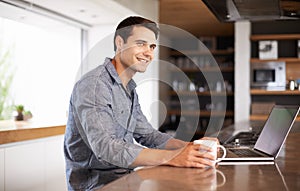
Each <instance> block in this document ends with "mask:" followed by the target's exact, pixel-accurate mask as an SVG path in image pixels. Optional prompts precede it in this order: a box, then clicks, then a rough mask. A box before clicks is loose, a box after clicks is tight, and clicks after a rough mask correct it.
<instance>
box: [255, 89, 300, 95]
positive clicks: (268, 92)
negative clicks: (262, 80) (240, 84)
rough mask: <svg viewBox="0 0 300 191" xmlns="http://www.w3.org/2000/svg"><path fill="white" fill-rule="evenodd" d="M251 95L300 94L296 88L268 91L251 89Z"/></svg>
mask: <svg viewBox="0 0 300 191" xmlns="http://www.w3.org/2000/svg"><path fill="white" fill-rule="evenodd" d="M250 93H251V95H300V91H298V90H285V91H268V90H262V89H251V90H250Z"/></svg>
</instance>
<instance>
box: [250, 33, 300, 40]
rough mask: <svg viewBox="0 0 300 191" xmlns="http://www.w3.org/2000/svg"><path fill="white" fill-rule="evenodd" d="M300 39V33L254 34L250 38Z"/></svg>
mask: <svg viewBox="0 0 300 191" xmlns="http://www.w3.org/2000/svg"><path fill="white" fill-rule="evenodd" d="M296 39H300V34H268V35H252V36H251V37H250V40H252V41H258V40H296Z"/></svg>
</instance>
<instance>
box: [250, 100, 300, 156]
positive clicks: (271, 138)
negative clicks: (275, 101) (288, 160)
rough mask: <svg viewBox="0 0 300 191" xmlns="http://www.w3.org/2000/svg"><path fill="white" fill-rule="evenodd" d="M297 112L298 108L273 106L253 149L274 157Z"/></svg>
mask: <svg viewBox="0 0 300 191" xmlns="http://www.w3.org/2000/svg"><path fill="white" fill-rule="evenodd" d="M298 110H299V106H279V105H275V106H274V107H273V109H272V111H271V113H270V115H269V118H268V119H267V121H266V123H265V125H264V128H263V129H262V131H261V134H260V136H259V138H258V140H257V141H256V144H255V146H254V148H255V149H257V150H260V151H262V152H264V153H267V154H269V155H272V156H274V157H276V156H277V154H278V152H279V151H280V149H281V146H282V145H283V143H284V141H285V139H286V137H287V135H288V133H289V131H290V129H291V126H292V125H293V122H294V119H295V117H296V116H297V115H298V112H299V111H298Z"/></svg>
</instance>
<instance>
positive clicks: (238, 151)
mask: <svg viewBox="0 0 300 191" xmlns="http://www.w3.org/2000/svg"><path fill="white" fill-rule="evenodd" d="M229 150H230V151H231V152H233V153H234V154H236V155H237V156H241V157H262V156H261V155H259V154H258V153H256V152H253V151H252V150H249V149H229Z"/></svg>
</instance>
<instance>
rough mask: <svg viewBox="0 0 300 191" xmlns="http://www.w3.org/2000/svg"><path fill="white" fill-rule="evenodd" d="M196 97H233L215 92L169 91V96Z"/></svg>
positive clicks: (229, 94)
mask: <svg viewBox="0 0 300 191" xmlns="http://www.w3.org/2000/svg"><path fill="white" fill-rule="evenodd" d="M195 94H196V95H197V96H233V95H234V93H233V92H216V91H212V92H209V91H205V92H193V91H178V92H175V91H170V95H184V96H192V95H195Z"/></svg>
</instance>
